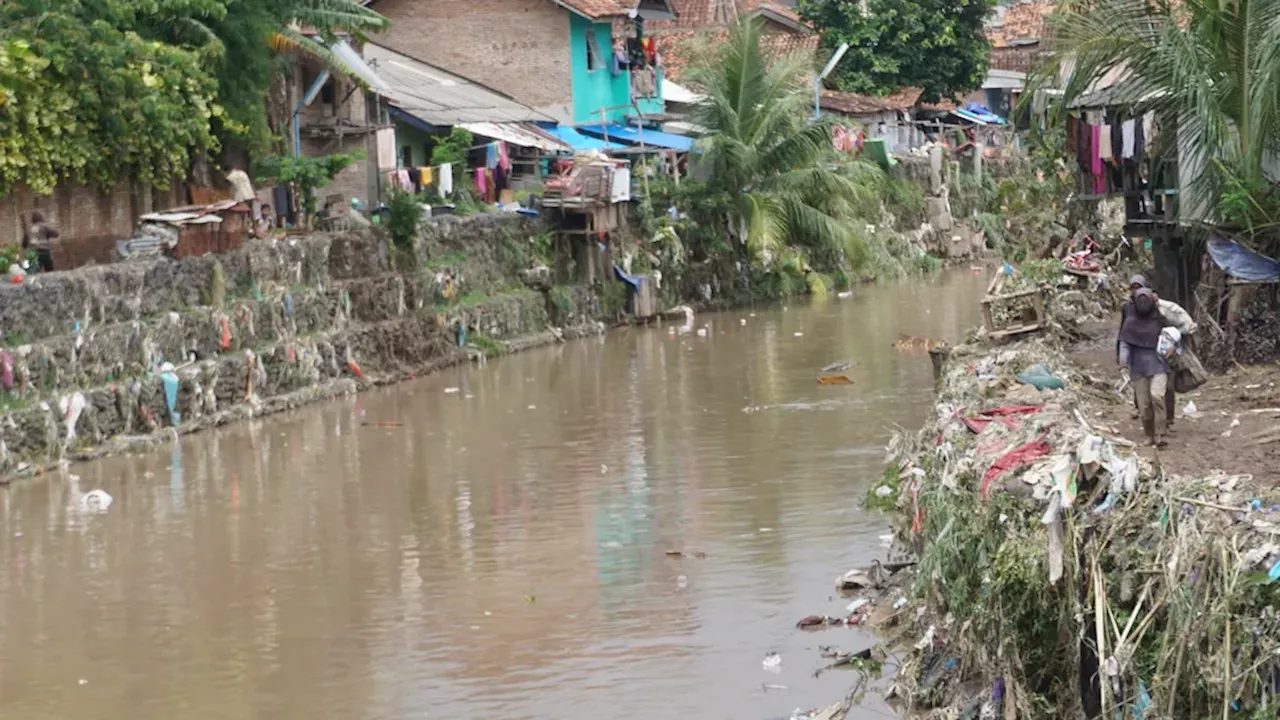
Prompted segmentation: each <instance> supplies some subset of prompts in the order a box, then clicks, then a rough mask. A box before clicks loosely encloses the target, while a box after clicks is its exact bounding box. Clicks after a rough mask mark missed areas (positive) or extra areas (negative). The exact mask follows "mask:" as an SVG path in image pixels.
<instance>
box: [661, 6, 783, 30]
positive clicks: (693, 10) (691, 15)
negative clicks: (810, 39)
mask: <svg viewBox="0 0 1280 720" xmlns="http://www.w3.org/2000/svg"><path fill="white" fill-rule="evenodd" d="M730 1H731V2H732V3H733V10H734V12H735V14H736V15H747V14H755V13H766V14H773V15H776V16H777V17H778V18H780V19H781V20H782V21H783V22H784V23H789V24H793V25H804V24H805V23H804V21H803V20H801V19H800V15H799V14H798V13H797V12H796V11H795V9H794V8H791V7H788V6H786V5H783V4H781V3H779V2H776V1H775V0H671V6H672V8H674V9H675V11H676V15H677V16H678V17H677V18H676V19H675V20H659V21H653V22H649V23H645V26H644V27H645V31H646V32H652V33H653V34H655V35H659V34H663V33H665V32H673V31H679V30H694V29H705V28H712V27H725V26H726V25H727V24H728V22H727V20H731V19H732V18H726V17H725V10H726V9H727V8H726V7H724V6H721V9H720V12H719V13H717V12H716V8H717V5H720V4H721V3H727V2H730Z"/></svg>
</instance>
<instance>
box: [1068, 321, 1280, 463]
mask: <svg viewBox="0 0 1280 720" xmlns="http://www.w3.org/2000/svg"><path fill="white" fill-rule="evenodd" d="M1117 324H1118V318H1117V322H1112V323H1108V324H1107V325H1105V326H1103V325H1098V326H1094V327H1091V328H1088V330H1089V332H1090V336H1091V337H1090V339H1089V340H1087V341H1085V342H1082V343H1079V344H1077V345H1076V346H1074V347H1073V348H1072V357H1073V358H1074V359H1075V360H1076V361H1077V362H1078V363H1079V364H1080V365H1081V366H1082V367H1083V368H1085V370H1086V371H1087V372H1089V373H1090V374H1092V375H1094V376H1095V377H1099V378H1112V379H1115V378H1118V377H1119V370H1118V368H1117V367H1116V362H1115V330H1116V326H1117ZM1278 380H1280V366H1277V365H1274V364H1273V365H1258V366H1253V367H1248V368H1239V367H1237V368H1236V369H1235V370H1233V371H1232V372H1230V373H1228V374H1225V375H1215V376H1213V377H1212V378H1211V379H1210V380H1209V382H1208V383H1206V384H1205V385H1204V386H1203V387H1201V388H1200V389H1199V390H1197V391H1195V392H1193V393H1189V394H1187V395H1179V396H1178V402H1177V411H1176V418H1175V421H1174V431H1173V433H1172V434H1171V435H1170V436H1169V438H1168V439H1169V445H1168V447H1166V448H1162V449H1161V450H1160V451H1159V452H1158V456H1159V461H1160V463H1161V464H1162V465H1163V466H1164V468H1165V470H1166V471H1167V472H1169V473H1173V474H1176V475H1183V474H1188V475H1201V476H1203V475H1207V474H1209V473H1210V472H1212V471H1213V470H1222V471H1223V472H1226V473H1228V474H1233V475H1234V474H1245V473H1247V474H1252V475H1253V476H1254V478H1255V479H1256V480H1258V481H1259V482H1262V483H1265V484H1268V485H1272V486H1275V485H1280V385H1277V381H1278ZM1125 392H1126V397H1125V399H1124V400H1121V399H1120V398H1119V397H1116V396H1115V395H1114V394H1112V398H1113V399H1114V400H1115V402H1114V403H1110V404H1106V405H1103V406H1101V407H1100V408H1099V409H1100V410H1101V415H1100V416H1099V417H1098V420H1100V421H1101V422H1102V423H1104V424H1106V425H1110V426H1111V427H1114V428H1116V429H1118V430H1120V432H1121V434H1123V435H1124V437H1125V438H1127V439H1129V440H1132V441H1134V442H1139V443H1140V442H1142V441H1143V440H1144V436H1143V433H1142V422H1141V421H1140V420H1138V419H1137V418H1135V417H1133V402H1132V400H1131V397H1132V395H1131V394H1130V391H1128V390H1126V391H1125ZM1189 402H1190V403H1194V404H1195V410H1196V412H1195V413H1194V414H1191V415H1188V414H1187V413H1186V409H1187V405H1188V403H1189ZM1267 409H1271V411H1267ZM1271 430H1274V431H1275V432H1270V431H1271ZM1260 435H1261V436H1263V437H1266V436H1270V437H1272V438H1274V439H1273V440H1269V441H1266V440H1260V439H1259V436H1260ZM1141 452H1142V453H1143V454H1145V455H1147V456H1148V457H1151V456H1153V455H1155V454H1156V451H1154V450H1152V449H1150V448H1143V449H1142V450H1141Z"/></svg>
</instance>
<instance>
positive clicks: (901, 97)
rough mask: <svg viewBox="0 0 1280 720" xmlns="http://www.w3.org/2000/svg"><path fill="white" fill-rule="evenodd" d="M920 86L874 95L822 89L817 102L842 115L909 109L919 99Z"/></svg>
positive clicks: (825, 108) (826, 108)
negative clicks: (889, 93)
mask: <svg viewBox="0 0 1280 720" xmlns="http://www.w3.org/2000/svg"><path fill="white" fill-rule="evenodd" d="M920 92H921V90H920V88H902V89H901V90H898V91H897V92H895V93H893V94H892V95H888V96H886V97H876V96H874V95H859V94H857V93H850V92H839V91H837V90H824V91H823V92H822V100H821V102H820V103H819V104H820V105H821V106H822V109H824V110H830V111H831V112H836V113H841V114H843V115H874V114H876V113H881V112H893V111H897V110H910V109H911V108H913V107H915V105H916V102H917V101H919V100H920Z"/></svg>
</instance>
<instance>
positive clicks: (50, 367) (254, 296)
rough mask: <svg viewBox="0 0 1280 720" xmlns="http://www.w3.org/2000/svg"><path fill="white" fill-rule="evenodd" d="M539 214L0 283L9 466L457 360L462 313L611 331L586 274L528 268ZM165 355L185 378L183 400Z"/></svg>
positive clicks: (528, 330) (1, 469) (0, 450)
mask: <svg viewBox="0 0 1280 720" xmlns="http://www.w3.org/2000/svg"><path fill="white" fill-rule="evenodd" d="M541 230H542V226H541V225H539V224H538V223H537V222H536V221H531V220H529V219H525V218H520V217H518V216H509V215H478V216H474V217H469V218H444V219H441V220H440V221H437V222H434V223H431V224H428V225H426V226H424V231H423V233H422V234H421V237H420V238H419V241H418V242H417V243H416V244H415V246H414V247H413V248H409V249H397V248H394V247H392V246H391V244H390V243H389V241H387V239H386V238H385V236H384V235H382V234H381V233H379V232H376V231H367V232H362V233H352V234H335V235H327V234H317V235H311V236H306V237H298V238H292V239H288V240H283V241H272V242H260V241H259V242H252V243H250V244H249V245H248V246H246V247H244V248H242V249H240V250H236V251H233V252H229V253H225V254H223V255H220V256H213V255H206V256H202V257H191V258H186V259H184V260H181V261H174V260H169V259H155V260H147V261H141V262H127V263H116V264H112V265H100V266H93V267H87V268H82V269H80V270H75V271H71V272H58V273H51V274H48V275H38V276H34V277H33V278H32V279H31V281H30V282H28V283H26V284H23V285H17V286H0V333H3V343H2V345H0V346H2V347H3V349H4V351H5V352H7V353H9V355H10V356H11V357H12V364H13V373H12V374H13V380H14V387H13V388H11V389H7V390H0V400H3V402H4V406H3V407H4V408H6V409H7V410H8V412H6V413H4V414H3V415H0V441H2V443H3V444H2V445H0V476H10V477H11V476H13V475H14V474H19V475H21V474H24V473H32V472H35V471H38V470H39V469H40V468H41V467H45V466H49V465H50V464H53V463H56V462H57V461H59V460H61V459H62V458H65V457H72V458H84V457H94V456H97V455H101V454H106V453H109V452H114V451H119V450H123V449H127V448H128V447H131V446H135V445H139V444H141V445H148V444H151V443H153V442H155V441H156V439H157V438H166V437H172V436H173V433H174V431H176V432H191V431H194V430H198V429H201V428H204V427H209V426H212V425H217V424H221V423H225V422H229V421H232V420H236V419H240V418H244V417H249V416H253V415H258V414H263V413H268V412H273V411H276V410H281V409H285V408H289V407H295V406H297V405H300V404H303V403H306V402H311V401H314V400H317V399H321V398H324V397H332V396H334V395H338V394H344V393H350V392H355V391H356V390H357V389H359V388H360V387H362V386H365V385H368V384H371V383H381V382H391V381H395V380H398V379H401V378H404V377H407V376H409V375H411V374H415V373H423V372H426V371H429V370H432V369H434V368H437V367H440V366H442V365H447V364H450V363H456V362H460V361H463V360H465V359H466V358H467V357H468V355H469V354H474V353H475V350H474V349H471V350H468V349H463V348H459V347H458V345H457V341H456V338H457V327H458V325H459V324H465V325H466V327H467V328H468V332H469V333H470V334H471V336H472V337H473V338H475V337H477V336H480V335H483V336H485V337H486V338H487V339H489V340H492V341H496V342H502V341H505V340H514V339H520V342H519V343H515V344H513V346H515V347H525V346H527V345H529V344H531V343H533V344H537V343H539V342H549V341H554V340H556V339H558V338H562V337H564V336H566V335H568V336H570V337H572V336H575V335H580V334H584V333H587V332H601V331H603V327H602V326H600V325H598V324H596V323H593V322H591V321H590V318H589V317H588V313H589V308H590V307H591V306H592V301H593V298H592V295H591V293H590V292H589V291H585V292H584V291H575V292H572V293H560V294H559V295H558V296H557V298H556V302H552V301H551V300H550V299H549V298H548V297H547V296H546V295H544V294H543V293H539V292H535V291H533V290H530V289H528V288H524V287H522V286H520V285H519V284H518V282H519V281H518V280H517V279H516V278H517V277H518V273H519V271H520V270H523V269H525V268H527V267H528V263H529V262H530V256H529V255H528V253H527V248H528V247H529V246H530V240H531V238H532V237H533V236H535V235H536V234H537V233H539V232H540V231H541ZM553 326H557V327H556V330H555V331H554V332H551V331H550V329H551V328H552V327H553ZM559 326H569V327H567V328H565V329H561V327H559ZM164 362H170V363H173V364H174V365H175V366H177V370H176V375H177V377H178V379H179V382H178V392H177V403H176V408H175V409H176V413H175V414H174V415H172V416H171V414H170V411H169V408H168V405H167V402H166V398H165V393H164V387H163V382H162V379H161V377H160V376H159V375H158V374H157V373H156V370H157V368H158V367H159V366H160V365H161V364H162V363H164ZM75 393H81V394H82V395H83V397H84V400H85V401H86V402H85V408H84V410H83V412H82V414H81V415H80V417H79V419H78V421H77V422H76V423H75V426H74V429H73V428H72V427H71V426H70V424H69V422H68V419H67V417H66V412H65V410H64V409H63V406H64V403H66V404H73V405H74V403H73V402H72V399H73V398H74V395H75ZM73 432H74V435H73ZM0 482H2V480H0Z"/></svg>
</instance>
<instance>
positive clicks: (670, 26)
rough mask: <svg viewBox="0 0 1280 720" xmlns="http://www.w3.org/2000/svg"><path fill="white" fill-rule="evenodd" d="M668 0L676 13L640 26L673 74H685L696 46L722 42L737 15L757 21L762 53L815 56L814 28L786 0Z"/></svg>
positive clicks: (815, 37)
mask: <svg viewBox="0 0 1280 720" xmlns="http://www.w3.org/2000/svg"><path fill="white" fill-rule="evenodd" d="M672 4H673V5H674V6H675V10H676V14H677V17H676V18H674V19H672V20H666V21H660V22H652V23H648V24H647V25H646V26H645V30H646V32H648V33H649V34H651V35H652V36H654V37H655V38H657V39H658V48H659V50H660V52H661V53H662V57H663V61H664V63H665V68H666V75H667V76H668V77H670V78H672V79H674V80H680V79H682V78H684V77H685V73H686V71H687V70H688V65H689V63H690V61H691V60H692V59H693V56H694V55H696V54H697V53H698V52H699V51H701V50H705V49H706V48H710V47H714V46H716V45H718V44H720V43H723V42H724V41H725V39H727V38H728V36H729V31H728V28H729V26H731V25H732V24H733V23H735V22H737V21H738V19H739V18H741V17H751V18H755V19H758V20H759V21H760V23H761V33H760V35H761V37H760V45H761V49H762V50H763V51H764V53H765V54H766V55H769V56H771V57H777V56H781V55H790V54H793V53H805V54H808V55H810V56H816V53H817V51H818V46H819V38H818V34H817V33H816V32H814V31H813V28H811V27H809V26H808V25H806V24H805V22H804V21H803V20H802V19H801V18H800V16H799V14H797V13H796V11H795V8H794V2H792V1H790V0H788V2H785V3H782V2H764V1H762V0H672Z"/></svg>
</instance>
